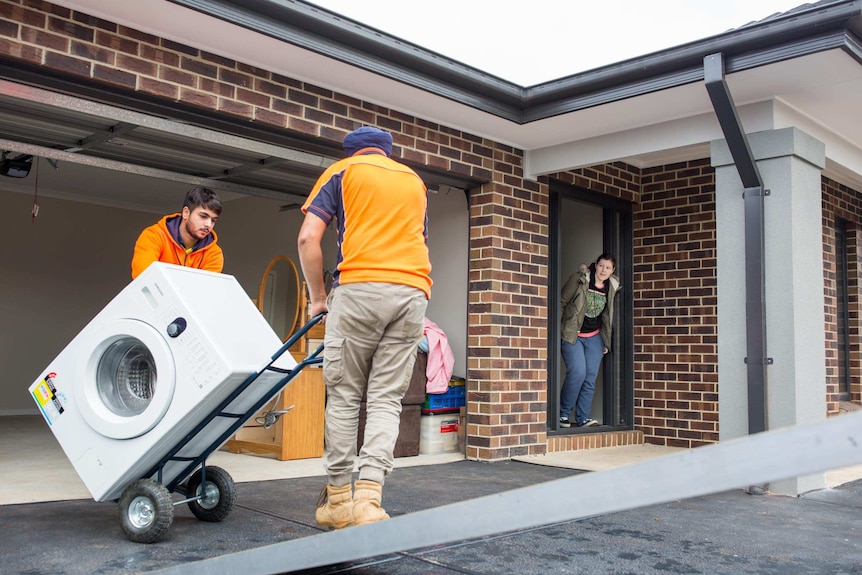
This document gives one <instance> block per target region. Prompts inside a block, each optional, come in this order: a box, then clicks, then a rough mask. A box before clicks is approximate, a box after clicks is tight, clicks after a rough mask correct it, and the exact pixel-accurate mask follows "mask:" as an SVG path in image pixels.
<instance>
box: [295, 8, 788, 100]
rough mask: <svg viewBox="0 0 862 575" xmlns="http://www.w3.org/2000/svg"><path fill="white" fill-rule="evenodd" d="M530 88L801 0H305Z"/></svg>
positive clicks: (726, 27)
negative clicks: (423, 0)
mask: <svg viewBox="0 0 862 575" xmlns="http://www.w3.org/2000/svg"><path fill="white" fill-rule="evenodd" d="M309 1H310V2H312V3H313V4H317V5H318V6H321V7H323V8H326V9H327V10H330V11H332V12H336V13H338V14H341V15H343V16H346V17H348V18H351V19H353V20H357V21H359V22H362V23H363V24H366V25H368V26H371V27H373V28H377V29H378V30H382V31H383V32H387V33H389V34H391V35H393V36H396V37H398V38H401V39H402V40H407V41H409V42H412V43H414V44H418V45H420V46H422V47H424V48H427V49H429V50H432V51H434V52H437V53H439V54H442V55H444V56H447V57H449V58H452V59H454V60H457V61H459V62H462V63H464V64H468V65H470V66H473V67H475V68H479V69H480V70H482V71H484V72H488V73H490V74H493V75H495V76H499V77H500V78H503V79H505V80H509V81H511V82H515V83H517V84H520V85H523V86H530V85H533V84H538V83H541V82H545V81H548V80H553V79H556V78H561V77H563V76H568V75H570V74H575V73H578V72H583V71H585V70H589V69H592V68H597V67H600V66H604V65H606V64H613V63H615V62H619V61H622V60H625V59H627V58H632V57H635V56H642V55H644V54H649V53H650V52H655V51H657V50H663V49H665V48H670V47H673V46H678V45H680V44H685V43H686V42H691V41H694V40H700V39H702V38H706V37H708V36H712V35H715V34H720V33H722V32H726V31H727V30H730V29H731V28H737V27H739V26H742V25H743V24H747V23H749V22H753V21H755V20H760V19H762V18H765V17H767V16H770V15H772V14H775V13H776V12H785V11H787V10H789V9H791V8H794V7H796V6H800V5H802V4H804V3H805V2H804V1H800V0H526V1H524V0H432V1H427V2H419V1H410V0H309Z"/></svg>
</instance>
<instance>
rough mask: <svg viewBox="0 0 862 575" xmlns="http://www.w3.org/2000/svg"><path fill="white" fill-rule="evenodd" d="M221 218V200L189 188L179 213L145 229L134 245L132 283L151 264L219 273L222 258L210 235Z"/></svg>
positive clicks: (215, 196)
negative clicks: (158, 263)
mask: <svg viewBox="0 0 862 575" xmlns="http://www.w3.org/2000/svg"><path fill="white" fill-rule="evenodd" d="M219 215H221V200H219V197H218V195H216V193H215V192H214V191H213V190H211V189H209V188H200V187H198V188H193V189H191V190H189V192H188V193H187V194H186V198H185V200H184V201H183V210H182V212H180V213H177V214H168V215H166V216H164V217H163V218H162V219H161V220H159V221H158V222H157V223H155V224H153V225H151V226H149V227H147V228H145V229H144V231H143V232H141V235H140V236H138V240H137V241H136V242H135V252H134V255H133V256H132V279H135V278H136V277H138V276H139V275H140V274H141V272H142V271H144V270H145V269H147V267H148V266H149V265H150V264H151V263H153V262H166V263H169V264H176V265H178V266H186V267H191V268H198V269H202V270H208V271H211V272H217V273H221V271H222V269H223V268H224V254H223V253H222V251H221V247H219V245H218V237H217V236H216V234H215V232H214V231H213V227H214V226H215V223H216V220H217V219H218V217H219Z"/></svg>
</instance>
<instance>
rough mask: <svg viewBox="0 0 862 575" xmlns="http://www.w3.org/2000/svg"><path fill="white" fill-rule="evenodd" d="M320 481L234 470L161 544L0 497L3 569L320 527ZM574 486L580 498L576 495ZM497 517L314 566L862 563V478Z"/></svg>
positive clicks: (391, 506)
mask: <svg viewBox="0 0 862 575" xmlns="http://www.w3.org/2000/svg"><path fill="white" fill-rule="evenodd" d="M578 473H584V472H582V471H578V470H572V469H565V468H558V467H549V466H543V465H534V464H530V463H523V462H505V463H480V462H475V461H466V460H465V461H457V462H454V463H447V464H439V465H433V466H421V467H407V468H400V469H396V470H395V472H393V474H392V475H391V476H390V477H389V478H388V479H387V483H386V486H385V489H384V501H383V503H384V507H385V508H386V509H387V511H388V512H389V513H390V515H392V516H397V515H403V514H406V513H411V512H414V511H419V510H423V509H428V508H431V507H438V506H442V505H446V504H448V503H455V502H458V501H463V500H467V499H472V498H475V497H481V496H484V495H491V494H494V493H499V492H502V491H507V490H510V489H515V488H518V487H525V486H529V485H535V484H538V483H542V482H545V481H551V480H554V479H559V478H563V477H569V476H571V475H573V474H578ZM597 473H601V472H597ZM632 481H637V477H632ZM323 483H324V477H323V476H319V477H307V478H297V479H285V480H273V481H260V482H249V483H237V484H236V492H237V503H236V506H235V507H234V509H233V511H232V512H231V514H230V515H229V516H228V517H227V518H226V519H225V520H224V521H223V522H220V523H204V522H201V521H198V520H197V519H196V518H195V517H194V516H193V515H192V513H191V511H190V510H189V509H188V507H187V506H186V505H179V506H177V507H175V509H174V521H173V524H172V525H171V527H170V529H169V530H168V532H167V533H166V534H165V536H164V537H162V539H161V540H159V541H158V542H156V543H152V544H140V543H133V542H131V541H129V540H128V539H127V538H126V536H125V534H124V533H123V531H122V530H121V528H120V520H119V511H118V506H117V505H116V504H115V503H111V502H105V503H97V502H95V501H90V500H72V501H59V502H48V503H32V504H20V505H5V506H0V530H2V531H0V533H2V537H0V557H2V559H0V573H4V574H13V573H17V574H26V575H48V574H52V575H78V574H88V575H89V574H131V573H149V572H153V571H158V570H160V569H164V568H169V567H177V566H180V565H183V564H190V563H192V562H196V561H201V560H204V559H208V558H213V557H218V556H222V555H226V554H230V553H235V552H238V551H243V550H246V549H252V548H259V547H263V546H266V545H270V544H273V543H279V542H282V541H287V540H291V539H297V538H300V537H307V536H310V535H314V534H317V533H320V529H319V528H318V527H317V525H316V523H315V521H314V509H315V505H316V501H317V496H318V493H319V491H320V488H321V486H322V485H323ZM46 488H50V486H46ZM175 497H178V496H175ZM567 500H568V501H569V502H570V503H568V504H575V505H576V504H577V503H576V502H577V497H576V496H573V497H571V498H567ZM572 502H573V503H572ZM524 513H529V510H528V509H525V510H524ZM464 521H470V518H469V517H458V516H455V515H453V517H452V522H453V524H454V522H464ZM500 531H501V534H500V535H495V536H492V537H483V538H480V539H475V540H468V541H463V542H459V543H456V544H450V545H444V546H437V547H433V548H426V549H418V550H411V551H406V552H401V553H395V554H390V555H384V556H381V557H377V558H373V559H369V560H363V561H359V562H355V563H342V564H337V565H332V566H329V567H326V568H321V569H317V570H314V571H308V573H352V574H356V575H371V574H375V575H378V574H379V575H383V574H405V575H450V574H453V575H454V574H468V575H479V574H482V575H484V574H488V575H490V574H494V575H499V574H507V573H511V574H541V575H546V574H548V573H576V574H594V573H595V574H599V573H601V574H663V575H666V574H668V573H692V574H697V573H704V574H725V573H727V574H739V573H752V574H763V575H776V574H809V573H810V574H824V575H826V574H829V575H837V574H862V480H857V481H853V482H851V483H847V484H845V485H842V486H840V487H837V488H835V489H825V490H819V491H814V492H811V493H808V494H805V495H803V496H802V497H798V498H797V497H784V496H776V495H769V494H767V495H749V494H747V493H745V492H744V491H742V490H734V491H728V492H724V493H718V494H714V495H709V496H704V497H697V498H693V499H688V500H681V501H674V502H671V503H667V504H662V505H654V506H650V507H644V508H640V509H634V510H629V511H624V512H619V513H613V514H608V515H603V516H598V517H592V518H588V519H582V520H577V521H568V522H563V523H557V524H553V525H546V526H542V527H539V528H534V529H529V530H522V531H515V532H506V529H505V525H501V526H500ZM286 570H289V569H288V565H286Z"/></svg>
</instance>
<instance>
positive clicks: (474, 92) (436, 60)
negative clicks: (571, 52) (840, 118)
mask: <svg viewBox="0 0 862 575" xmlns="http://www.w3.org/2000/svg"><path fill="white" fill-rule="evenodd" d="M169 1H170V2H173V3H174V4H178V5H180V6H184V7H187V8H190V9H192V10H196V11H198V12H201V13H203V14H207V15H210V16H213V17H215V18H219V19H222V20H225V21H228V22H231V23H234V24H236V25H238V26H242V27H244V28H247V29H249V30H253V31H256V32H259V33H261V34H265V35H268V36H271V37H273V38H276V39H279V40H282V41H284V42H287V43H289V44H293V45H296V46H299V47H301V48H304V49H307V50H310V51H312V52H315V53H318V54H321V55H324V56H327V57H329V58H333V59H335V60H338V61H341V62H344V63H346V64H349V65H351V66H355V67H357V68H361V69H364V70H368V71H370V72H373V73H376V74H379V75H381V76H384V77H387V78H390V79H393V80H396V81H398V82H402V83H404V84H406V85H408V86H412V87H414V88H418V89H421V90H424V91H427V92H429V93H432V94H435V95H438V96H441V97H443V98H447V99H449V100H452V101H455V102H458V103H461V104H464V105H467V106H470V107H473V108H475V109H478V110H481V111H484V112H487V113H490V114H493V115H495V116H498V117H501V118H505V119H507V120H511V121H513V122H516V123H519V124H524V123H528V122H532V121H536V120H541V119H544V118H549V117H553V116H556V115H559V114H564V113H567V112H572V111H575V110H579V109H584V108H589V107H592V106H599V105H602V104H607V103H610V102H614V101H618V100H622V99H625V98H631V97H634V96H639V95H643V94H648V93H651V92H656V91H659V90H664V89H667V88H672V87H676V86H682V85H685V84H690V83H692V82H699V81H702V80H703V67H702V63H703V58H705V57H706V56H708V55H709V54H714V53H722V54H723V55H724V60H725V70H726V72H727V73H734V72H739V71H742V70H747V69H751V68H756V67H758V66H763V65H767V64H772V63H775V62H781V61H783V60H788V59H791V58H798V57H800V56H805V55H808V54H815V53H818V52H822V51H825V50H831V49H835V48H840V49H844V50H846V51H847V52H848V53H850V54H851V55H852V56H853V57H855V58H857V59H859V58H860V54H862V51H860V50H859V41H858V40H857V37H862V0H836V1H834V2H818V3H815V4H812V5H807V4H806V5H803V6H800V7H799V8H795V9H793V10H791V11H789V12H786V13H784V14H779V15H776V16H773V17H770V18H767V19H764V20H761V21H758V22H753V23H751V24H748V25H745V26H742V27H740V28H736V29H734V30H731V31H729V32H725V33H723V34H719V35H716V36H712V37H710V38H706V39H704V40H700V41H697V42H691V43H688V44H684V45H682V46H677V47H675V48H671V49H668V50H663V51H660V52H655V53H652V54H647V55H645V56H641V57H638V58H633V59H630V60H625V61H623V62H619V63H616V64H613V65H609V66H604V67H601V68H597V69H595V70H589V71H586V72H582V73H579V74H574V75H572V76H567V77H564V78H560V79H557V80H552V81H550V82H545V83H542V84H538V85H535V86H532V87H521V86H518V85H517V84H514V83H512V82H508V81H506V80H502V79H500V78H498V77H495V76H492V75H490V74H487V73H485V72H482V71H481V70H478V69H476V68H473V67H470V66H467V65H465V64H462V63H460V62H457V61H455V60H452V59H450V58H447V57H445V56H442V55H439V54H436V53H434V52H431V51H429V50H426V49H424V48H421V47H420V46H417V45H415V44H411V43H409V42H406V41H403V40H400V39H398V38H395V37H393V36H391V35H388V34H386V33H384V32H381V31H379V30H376V29H374V28H370V27H368V26H365V25H363V24H360V23H358V22H355V21H353V20H350V19H348V18H345V17H343V16H340V15H338V14H335V13H333V12H330V11H328V10H324V9H322V8H318V7H317V6H314V5H312V4H309V3H307V2H303V1H301V0H169Z"/></svg>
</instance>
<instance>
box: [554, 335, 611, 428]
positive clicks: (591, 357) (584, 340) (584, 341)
mask: <svg viewBox="0 0 862 575" xmlns="http://www.w3.org/2000/svg"><path fill="white" fill-rule="evenodd" d="M561 343H562V346H561V351H562V354H563V361H565V362H566V379H565V381H563V389H562V391H561V392H560V417H566V418H569V419H570V420H572V423H576V424H577V425H581V424H583V423H584V422H585V421H586V420H587V419H589V417H590V410H591V409H592V406H593V394H594V393H595V391H596V376H597V375H598V373H599V364H600V363H601V361H602V356H603V355H604V353H605V345H604V343H603V342H602V336H601V335H600V334H596V335H594V336H592V337H579V338H578V341H576V342H575V343H569V342H567V341H565V340H563V341H562V342H561ZM572 408H574V409H575V417H574V418H572V417H570V415H571V413H572Z"/></svg>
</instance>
